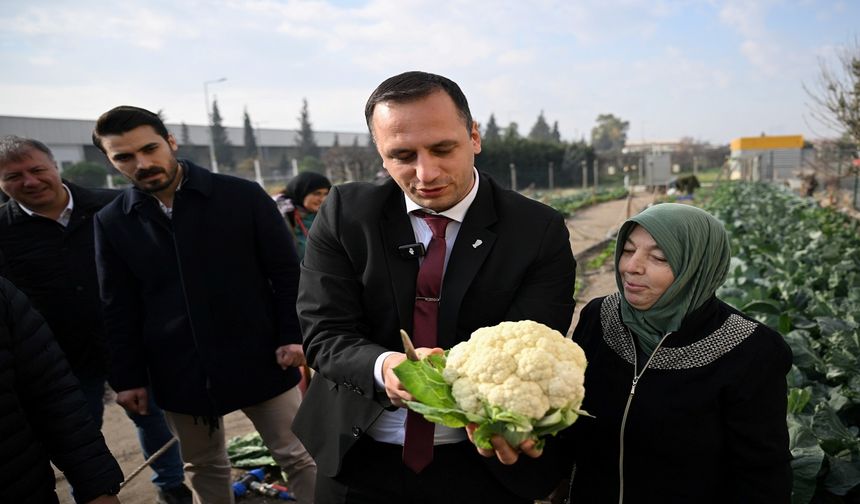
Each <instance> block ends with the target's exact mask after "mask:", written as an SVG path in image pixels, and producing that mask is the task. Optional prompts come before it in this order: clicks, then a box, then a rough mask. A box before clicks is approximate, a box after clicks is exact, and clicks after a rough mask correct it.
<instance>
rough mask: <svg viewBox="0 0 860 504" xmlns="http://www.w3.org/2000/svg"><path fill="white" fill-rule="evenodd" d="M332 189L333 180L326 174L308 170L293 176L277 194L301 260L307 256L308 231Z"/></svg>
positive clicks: (276, 197) (280, 208)
mask: <svg viewBox="0 0 860 504" xmlns="http://www.w3.org/2000/svg"><path fill="white" fill-rule="evenodd" d="M330 189H331V182H329V180H328V179H327V178H326V177H325V176H324V175H320V174H319V173H315V172H309V171H306V172H301V173H299V174H298V175H296V176H295V177H293V178H292V179H291V180H290V181H289V182H288V183H287V187H286V188H285V189H284V190H283V191H282V192H280V193H279V194H278V195H277V196H275V202H277V203H278V210H280V211H281V213H282V214H284V217H285V218H286V219H287V222H289V223H290V229H292V230H293V238H294V239H295V242H296V251H297V252H298V254H299V260H300V261H301V260H302V258H303V257H304V256H305V247H306V244H307V240H308V232H309V231H310V229H311V225H312V224H313V222H314V218H316V216H317V212H319V209H320V206H321V205H322V204H323V201H325V198H326V196H328V192H329V190H330Z"/></svg>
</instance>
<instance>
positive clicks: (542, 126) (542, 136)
mask: <svg viewBox="0 0 860 504" xmlns="http://www.w3.org/2000/svg"><path fill="white" fill-rule="evenodd" d="M529 140H532V141H535V142H551V141H552V132H551V131H550V129H549V124H547V122H546V119H544V117H543V110H541V111H540V115H538V118H537V122H535V125H534V126H532V130H531V131H530V132H529Z"/></svg>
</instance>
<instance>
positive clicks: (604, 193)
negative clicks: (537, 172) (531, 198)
mask: <svg viewBox="0 0 860 504" xmlns="http://www.w3.org/2000/svg"><path fill="white" fill-rule="evenodd" d="M625 196H627V189H624V188H623V187H612V188H605V189H600V190H599V191H597V192H595V191H578V192H575V193H573V194H569V195H567V196H549V197H547V198H544V199H542V201H543V203H546V204H547V205H549V206H551V207H553V208H555V209H556V210H558V211H559V212H561V213H562V214H563V215H565V216H571V215H573V214H574V213H576V211H577V210H580V209H582V208H585V207H587V206H591V205H596V204H597V203H603V202H604V201H612V200H616V199H619V198H623V197H625Z"/></svg>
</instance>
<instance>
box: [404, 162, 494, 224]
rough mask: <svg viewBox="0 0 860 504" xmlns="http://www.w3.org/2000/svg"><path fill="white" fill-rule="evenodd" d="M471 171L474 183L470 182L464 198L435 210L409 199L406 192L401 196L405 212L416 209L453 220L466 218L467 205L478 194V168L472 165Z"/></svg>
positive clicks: (468, 205) (459, 220)
mask: <svg viewBox="0 0 860 504" xmlns="http://www.w3.org/2000/svg"><path fill="white" fill-rule="evenodd" d="M472 173H473V175H474V177H475V183H474V184H472V189H471V190H470V191H469V193H468V194H466V197H465V198H463V199H461V200H460V201H459V202H457V204H456V205H454V206H452V207H451V208H449V209H448V210H444V211H442V212H435V211H433V210H430V209H429V208H424V207H422V206H420V205H418V203H415V202H414V201H412V200H411V199H409V196H407V195H406V193H403V198H404V199H405V201H406V213H407V214H409V213H412V212H414V211H416V210H421V211H422V212H427V213H429V214H439V215H444V216H445V217H448V218H449V219H451V220H452V221H455V222H463V219H465V218H466V212H468V211H469V207H470V206H472V202H473V201H475V197H476V196H477V195H478V182H479V181H480V177H479V176H478V170H477V169H476V168H475V167H474V166H473V167H472Z"/></svg>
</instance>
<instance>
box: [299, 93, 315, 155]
mask: <svg viewBox="0 0 860 504" xmlns="http://www.w3.org/2000/svg"><path fill="white" fill-rule="evenodd" d="M298 119H299V133H298V135H297V136H296V142H297V143H298V144H299V145H298V148H299V159H304V158H306V157H314V158H319V155H320V149H319V147H318V146H317V142H316V140H314V130H313V128H312V127H311V120H310V112H308V99H307V98H303V99H302V111H301V115H300V116H299V117H298Z"/></svg>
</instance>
